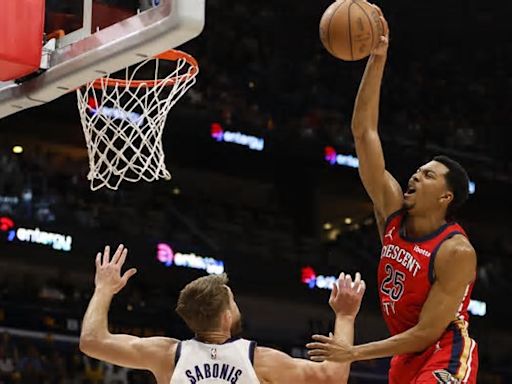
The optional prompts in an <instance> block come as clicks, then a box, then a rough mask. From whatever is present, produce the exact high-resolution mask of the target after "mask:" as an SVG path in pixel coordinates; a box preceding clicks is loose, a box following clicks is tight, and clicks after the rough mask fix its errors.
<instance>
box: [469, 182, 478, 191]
mask: <svg viewBox="0 0 512 384" xmlns="http://www.w3.org/2000/svg"><path fill="white" fill-rule="evenodd" d="M475 192H476V183H475V182H474V181H471V180H470V181H469V194H470V195H472V194H474V193H475Z"/></svg>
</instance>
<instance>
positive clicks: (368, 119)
mask: <svg viewBox="0 0 512 384" xmlns="http://www.w3.org/2000/svg"><path fill="white" fill-rule="evenodd" d="M385 64H386V56H371V57H370V59H369V60H368V64H367V65H366V70H365V72H364V75H363V79H362V80H361V85H360V86H359V91H358V93H357V97H356V102H355V106H354V114H353V116H352V134H353V135H354V137H355V138H358V137H361V136H363V135H364V134H365V132H366V131H371V130H377V125H378V119H379V102H380V88H381V84H382V76H383V74H384V67H385Z"/></svg>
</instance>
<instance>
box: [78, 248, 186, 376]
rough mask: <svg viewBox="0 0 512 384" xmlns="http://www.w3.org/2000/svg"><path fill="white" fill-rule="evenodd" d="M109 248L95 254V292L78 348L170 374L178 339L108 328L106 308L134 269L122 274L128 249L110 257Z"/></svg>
mask: <svg viewBox="0 0 512 384" xmlns="http://www.w3.org/2000/svg"><path fill="white" fill-rule="evenodd" d="M109 252H110V250H109V247H105V251H104V252H103V256H102V255H101V253H98V255H97V256H96V276H95V285H96V288H95V290H94V295H93V297H92V298H91V301H90V302H89V306H88V308H87V311H86V313H85V316H84V319H83V323H82V332H81V334H80V350H81V351H82V352H83V353H85V354H86V355H88V356H91V357H94V358H96V359H99V360H103V361H107V362H109V363H112V364H115V365H119V366H123V367H127V368H134V369H147V370H149V371H151V372H153V374H155V376H156V377H157V378H158V377H159V376H160V377H161V376H162V375H164V376H166V375H169V374H170V372H171V370H172V368H173V367H172V366H171V365H172V364H173V363H172V361H173V360H172V358H171V357H172V356H173V355H174V350H175V348H176V343H177V340H174V339H170V338H165V337H148V338H141V337H136V336H132V335H120V334H112V333H110V332H109V330H108V309H109V306H110V302H111V301H112V298H113V296H114V295H115V294H116V293H118V292H119V291H120V290H121V289H123V288H124V286H125V285H126V283H127V282H128V279H129V278H130V277H131V276H133V275H134V274H135V272H136V270H135V269H129V270H128V271H126V272H125V273H124V274H123V275H122V276H121V268H122V266H123V264H124V262H125V260H126V255H127V252H128V251H127V249H126V248H124V247H123V246H122V245H120V246H119V247H118V248H117V251H116V253H115V254H114V256H113V257H112V260H109Z"/></svg>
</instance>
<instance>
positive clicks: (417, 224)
mask: <svg viewBox="0 0 512 384" xmlns="http://www.w3.org/2000/svg"><path fill="white" fill-rule="evenodd" d="M445 223H446V220H445V218H444V216H436V215H432V214H430V215H428V216H421V215H411V214H409V215H407V218H406V220H405V223H404V226H405V232H406V234H407V237H410V238H420V237H423V236H427V235H429V234H431V233H433V232H435V231H436V230H437V229H439V227H441V226H442V225H443V224H445Z"/></svg>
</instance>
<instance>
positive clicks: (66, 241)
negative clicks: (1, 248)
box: [0, 217, 73, 252]
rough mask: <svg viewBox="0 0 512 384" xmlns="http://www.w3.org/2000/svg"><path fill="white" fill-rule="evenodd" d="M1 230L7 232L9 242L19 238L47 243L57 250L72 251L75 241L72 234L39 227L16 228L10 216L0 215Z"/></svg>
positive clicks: (23, 240) (24, 241)
mask: <svg viewBox="0 0 512 384" xmlns="http://www.w3.org/2000/svg"><path fill="white" fill-rule="evenodd" d="M0 231H1V232H5V233H6V234H7V236H6V239H7V241H9V242H13V241H15V240H18V241H21V242H23V243H32V244H41V245H47V246H49V247H52V248H53V249H55V250H56V251H64V252H69V251H71V244H72V242H73V238H72V237H71V236H70V235H64V234H61V233H53V232H46V231H43V230H40V229H39V228H22V227H18V228H16V225H15V223H14V221H13V220H12V219H10V218H8V217H0Z"/></svg>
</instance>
